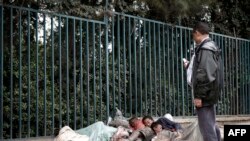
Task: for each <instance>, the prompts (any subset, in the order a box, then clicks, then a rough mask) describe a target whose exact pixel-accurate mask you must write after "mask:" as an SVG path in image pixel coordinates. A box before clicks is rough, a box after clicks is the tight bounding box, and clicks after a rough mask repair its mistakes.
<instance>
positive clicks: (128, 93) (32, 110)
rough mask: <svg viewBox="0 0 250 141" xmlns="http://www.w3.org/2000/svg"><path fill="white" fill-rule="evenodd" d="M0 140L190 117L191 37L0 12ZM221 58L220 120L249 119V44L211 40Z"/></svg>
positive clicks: (139, 24) (176, 30)
mask: <svg viewBox="0 0 250 141" xmlns="http://www.w3.org/2000/svg"><path fill="white" fill-rule="evenodd" d="M0 16H1V17H0V19H1V20H0V50H1V51H0V66H1V69H0V94H1V95H0V112H1V113H0V139H3V138H27V137H34V136H50V135H53V134H54V132H55V129H59V128H61V127H63V126H64V125H69V126H70V127H72V128H73V129H79V128H82V127H86V126H87V125H89V124H92V123H94V122H96V121H104V122H105V121H106V120H107V118H108V116H112V115H113V113H114V111H115V109H116V108H118V109H120V110H121V111H122V112H123V113H124V116H126V117H128V118H129V117H131V116H132V115H136V116H143V115H152V116H161V115H164V114H165V113H171V114H172V115H174V116H192V115H194V108H193V105H192V94H191V90H190V88H189V87H188V85H187V83H186V72H185V70H184V68H183V66H182V58H188V59H190V56H191V54H192V49H193V43H192V39H191V29H190V28H187V27H182V26H172V25H169V24H166V23H162V22H158V21H154V20H149V19H145V18H140V17H135V16H131V15H126V14H121V13H115V12H114V13H113V14H112V16H111V17H108V18H107V21H95V20H89V19H83V18H78V17H72V16H66V15H59V14H55V13H51V12H46V11H36V10H32V9H27V8H22V7H15V6H3V5H0ZM211 37H212V39H213V40H215V41H216V42H217V44H218V45H219V46H220V47H221V48H222V50H223V61H224V72H225V86H224V91H223V93H222V94H221V97H220V101H219V104H218V106H217V114H219V115H238V114H240V115H244V114H249V113H250V110H249V109H250V104H249V101H250V96H249V91H250V85H249V84H250V82H249V78H250V67H249V64H250V62H249V58H250V57H249V54H250V50H249V40H245V39H240V38H234V37H230V36H226V35H221V34H217V33H211Z"/></svg>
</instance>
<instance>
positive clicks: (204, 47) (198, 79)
mask: <svg viewBox="0 0 250 141" xmlns="http://www.w3.org/2000/svg"><path fill="white" fill-rule="evenodd" d="M203 42H204V43H201V44H200V46H197V47H196V48H195V59H194V64H193V74H192V83H193V91H194V98H201V99H202V105H203V106H209V105H213V104H216V103H217V102H218V99H219V87H218V84H217V81H215V80H216V75H217V71H218V64H217V62H216V60H215V57H216V55H215V52H218V51H219V50H218V47H217V46H216V44H215V43H214V42H213V41H212V40H211V39H210V38H209V39H206V40H204V41H203Z"/></svg>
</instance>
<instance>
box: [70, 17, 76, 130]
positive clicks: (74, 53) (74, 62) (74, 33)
mask: <svg viewBox="0 0 250 141" xmlns="http://www.w3.org/2000/svg"><path fill="white" fill-rule="evenodd" d="M72 20H73V31H72V32H73V33H72V34H73V37H72V38H73V39H71V40H73V79H74V84H73V85H74V130H76V129H77V127H76V126H77V125H76V119H77V114H76V110H77V109H76V108H77V105H76V96H77V95H76V91H77V90H76V37H75V35H76V20H75V19H72Z"/></svg>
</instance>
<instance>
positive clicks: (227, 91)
mask: <svg viewBox="0 0 250 141" xmlns="http://www.w3.org/2000/svg"><path fill="white" fill-rule="evenodd" d="M225 44H226V45H227V46H228V38H225ZM225 52H226V56H225V60H226V61H225V62H226V63H225V68H226V69H225V72H226V73H225V76H226V82H227V83H228V84H229V79H228V76H229V70H228V58H229V57H228V54H229V53H228V48H225ZM226 93H228V95H227V99H228V100H229V99H230V93H229V90H228V85H227V86H226ZM229 104H231V103H228V105H229ZM230 107H231V106H228V108H227V113H228V114H230Z"/></svg>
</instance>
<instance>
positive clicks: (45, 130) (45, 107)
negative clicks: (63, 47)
mask: <svg viewBox="0 0 250 141" xmlns="http://www.w3.org/2000/svg"><path fill="white" fill-rule="evenodd" d="M43 48H44V54H43V57H44V58H43V59H44V64H43V67H44V78H43V79H44V87H43V90H44V92H43V95H44V97H43V98H44V99H43V104H44V109H43V110H44V119H43V125H44V136H46V132H47V127H46V125H47V105H46V100H47V77H46V75H47V46H46V15H45V14H43Z"/></svg>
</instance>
